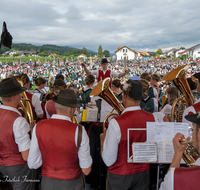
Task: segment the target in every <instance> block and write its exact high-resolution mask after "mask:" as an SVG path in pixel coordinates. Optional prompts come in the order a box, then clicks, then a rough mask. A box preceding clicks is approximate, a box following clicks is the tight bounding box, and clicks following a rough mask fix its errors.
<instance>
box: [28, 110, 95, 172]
mask: <svg viewBox="0 0 200 190" xmlns="http://www.w3.org/2000/svg"><path fill="white" fill-rule="evenodd" d="M51 118H52V119H62V120H67V121H71V119H70V118H69V117H67V116H64V115H58V114H54V115H52V117H51ZM36 127H37V124H36V125H35V127H34V128H33V133H32V139H31V146H30V151H29V156H28V166H29V168H31V169H37V168H39V167H40V166H41V165H42V154H41V151H40V148H39V145H38V140H37V136H36V131H35V130H36ZM77 138H78V127H77V128H76V132H75V144H76V146H77ZM52 154H54V153H53V152H52ZM78 158H79V165H80V167H81V168H89V167H90V166H91V165H92V158H91V156H90V145H89V138H88V135H87V133H86V131H85V128H84V127H83V126H82V141H81V145H80V148H79V150H78ZM58 162H59V160H58Z"/></svg>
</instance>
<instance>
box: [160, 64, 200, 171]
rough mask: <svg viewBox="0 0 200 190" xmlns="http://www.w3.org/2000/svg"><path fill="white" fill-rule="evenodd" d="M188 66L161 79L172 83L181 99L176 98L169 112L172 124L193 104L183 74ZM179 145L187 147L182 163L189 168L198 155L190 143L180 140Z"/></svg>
mask: <svg viewBox="0 0 200 190" xmlns="http://www.w3.org/2000/svg"><path fill="white" fill-rule="evenodd" d="M187 69H188V66H187V65H184V66H180V67H177V68H176V69H174V70H173V71H171V72H169V73H168V74H167V75H165V76H164V77H163V80H165V81H172V82H173V84H174V85H175V86H176V87H177V88H178V89H179V90H180V91H181V93H182V94H183V97H181V98H177V99H176V100H175V101H174V103H173V104H172V111H171V121H172V122H175V121H176V122H181V121H182V116H183V112H184V109H185V108H186V107H188V106H191V105H193V104H194V101H195V98H194V95H193V93H192V91H191V89H190V86H189V84H188V82H187V79H186V77H185V72H186V71H187ZM180 143H183V144H184V143H187V147H186V150H185V152H184V153H183V159H184V161H185V162H186V163H187V164H188V165H189V166H190V167H191V166H192V165H190V164H192V163H194V162H195V161H196V160H197V158H198V157H200V155H199V153H198V152H197V151H196V150H195V149H194V145H193V143H192V142H189V141H187V140H186V139H183V140H180Z"/></svg>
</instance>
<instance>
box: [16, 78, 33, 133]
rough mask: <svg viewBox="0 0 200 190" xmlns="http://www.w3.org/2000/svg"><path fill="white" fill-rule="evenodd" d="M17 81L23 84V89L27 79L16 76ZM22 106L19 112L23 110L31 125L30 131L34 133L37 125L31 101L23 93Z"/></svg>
mask: <svg viewBox="0 0 200 190" xmlns="http://www.w3.org/2000/svg"><path fill="white" fill-rule="evenodd" d="M14 77H15V78H16V79H17V81H18V82H19V83H20V84H21V86H22V87H23V86H24V84H25V83H26V81H25V80H26V79H25V77H24V76H14ZM20 105H21V107H19V108H18V110H22V111H23V112H24V117H25V119H26V121H27V122H28V123H29V124H30V130H31V133H32V130H33V127H34V125H35V121H34V119H33V112H32V108H31V104H30V100H29V99H28V98H27V96H26V93H25V92H22V98H21V100H20Z"/></svg>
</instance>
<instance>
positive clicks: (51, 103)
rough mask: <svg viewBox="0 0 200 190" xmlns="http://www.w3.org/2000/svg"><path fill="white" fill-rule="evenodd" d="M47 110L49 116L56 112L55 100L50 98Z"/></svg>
mask: <svg viewBox="0 0 200 190" xmlns="http://www.w3.org/2000/svg"><path fill="white" fill-rule="evenodd" d="M46 111H47V112H48V114H49V116H50V117H51V116H52V115H53V114H56V113H57V112H56V107H55V102H54V101H53V100H49V101H48V102H47V103H46Z"/></svg>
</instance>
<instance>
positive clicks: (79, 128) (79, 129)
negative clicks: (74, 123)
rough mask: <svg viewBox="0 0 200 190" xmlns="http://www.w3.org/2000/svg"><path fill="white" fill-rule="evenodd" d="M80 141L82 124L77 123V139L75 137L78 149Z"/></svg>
mask: <svg viewBox="0 0 200 190" xmlns="http://www.w3.org/2000/svg"><path fill="white" fill-rule="evenodd" d="M81 141H82V126H81V125H78V139H77V150H79V148H80V146H81Z"/></svg>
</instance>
